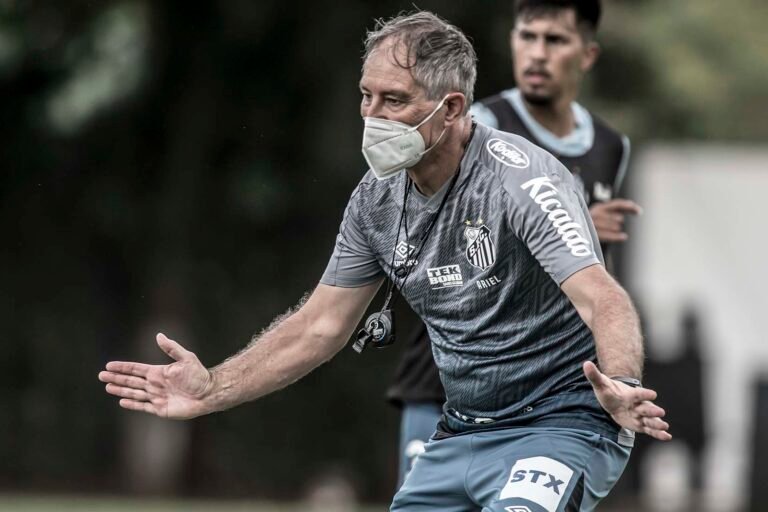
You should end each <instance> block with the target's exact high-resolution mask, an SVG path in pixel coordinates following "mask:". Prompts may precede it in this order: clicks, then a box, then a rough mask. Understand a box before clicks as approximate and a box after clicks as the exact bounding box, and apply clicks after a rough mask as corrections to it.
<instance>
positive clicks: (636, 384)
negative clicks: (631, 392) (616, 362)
mask: <svg viewBox="0 0 768 512" xmlns="http://www.w3.org/2000/svg"><path fill="white" fill-rule="evenodd" d="M611 380H617V381H619V382H621V383H623V384H626V385H627V386H629V387H631V388H641V387H643V383H642V382H640V381H639V380H638V379H634V378H632V377H622V376H620V375H619V376H616V377H611Z"/></svg>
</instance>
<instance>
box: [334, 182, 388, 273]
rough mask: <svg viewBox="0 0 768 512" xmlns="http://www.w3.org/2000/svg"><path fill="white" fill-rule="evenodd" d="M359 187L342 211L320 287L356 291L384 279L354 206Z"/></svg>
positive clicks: (356, 207)
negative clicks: (334, 242)
mask: <svg viewBox="0 0 768 512" xmlns="http://www.w3.org/2000/svg"><path fill="white" fill-rule="evenodd" d="M359 190H360V189H359V187H358V188H357V189H355V192H354V193H353V194H352V197H351V198H350V200H349V203H348V204H347V208H346V210H345V211H344V218H343V219H342V221H341V226H340V228H339V234H338V235H337V236H336V245H335V247H334V249H333V253H332V254H331V259H330V261H329V262H328V266H327V267H326V268H325V272H324V273H323V277H322V278H321V279H320V282H321V283H322V284H326V285H329V286H340V287H343V288H358V287H361V286H365V285H367V284H370V283H373V282H375V281H377V280H378V279H381V278H382V277H384V271H383V270H382V269H381V265H379V262H378V260H377V259H376V256H375V254H374V253H373V251H372V250H371V247H370V244H369V243H368V240H367V238H366V236H365V234H364V230H363V227H362V225H361V223H360V218H359V216H360V213H359V209H358V206H357V201H358V199H359Z"/></svg>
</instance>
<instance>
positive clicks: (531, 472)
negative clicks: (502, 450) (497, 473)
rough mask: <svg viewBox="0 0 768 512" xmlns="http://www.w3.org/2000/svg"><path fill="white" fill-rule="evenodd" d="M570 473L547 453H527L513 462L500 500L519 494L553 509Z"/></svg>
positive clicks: (556, 505) (569, 470) (561, 494)
mask: <svg viewBox="0 0 768 512" xmlns="http://www.w3.org/2000/svg"><path fill="white" fill-rule="evenodd" d="M572 477H573V470H572V469H571V468H569V467H568V466H566V465H565V464H563V463H562V462H558V461H556V460H554V459H550V458H549V457H530V458H527V459H520V460H518V461H517V462H515V465H514V466H512V471H510V474H509V479H508V480H507V484H506V485H505V486H504V488H503V489H502V490H501V493H500V494H499V499H500V500H505V499H509V498H522V499H525V500H528V501H532V502H533V503H536V504H537V505H540V506H541V507H543V508H544V509H546V510H547V511H548V512H556V510H557V507H558V506H560V502H561V501H562V499H563V496H564V495H565V489H566V488H567V487H568V483H569V482H570V481H571V478H572Z"/></svg>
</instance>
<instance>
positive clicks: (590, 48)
mask: <svg viewBox="0 0 768 512" xmlns="http://www.w3.org/2000/svg"><path fill="white" fill-rule="evenodd" d="M601 51H602V49H601V48H600V45H599V44H598V43H597V41H590V42H588V43H587V44H586V46H585V47H584V56H583V57H582V59H581V71H582V73H586V72H587V71H589V70H590V69H592V66H594V65H595V62H597V59H598V58H599V57H600V52H601Z"/></svg>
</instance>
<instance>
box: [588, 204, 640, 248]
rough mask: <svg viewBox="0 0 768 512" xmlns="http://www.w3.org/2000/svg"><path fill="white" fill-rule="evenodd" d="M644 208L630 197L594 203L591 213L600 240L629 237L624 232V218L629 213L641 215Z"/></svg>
mask: <svg viewBox="0 0 768 512" xmlns="http://www.w3.org/2000/svg"><path fill="white" fill-rule="evenodd" d="M642 211H643V209H642V208H640V205H638V204H637V203H635V202H634V201H630V200H629V199H611V200H610V201H604V202H599V203H595V204H593V205H592V206H591V207H590V208H589V215H590V216H591V217H592V222H593V223H594V224H595V229H596V230H597V237H598V238H599V239H600V242H603V243H606V242H607V243H611V242H624V241H625V240H627V238H629V237H628V236H627V234H626V233H625V232H624V218H625V217H626V216H627V215H640V214H641V213H642Z"/></svg>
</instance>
